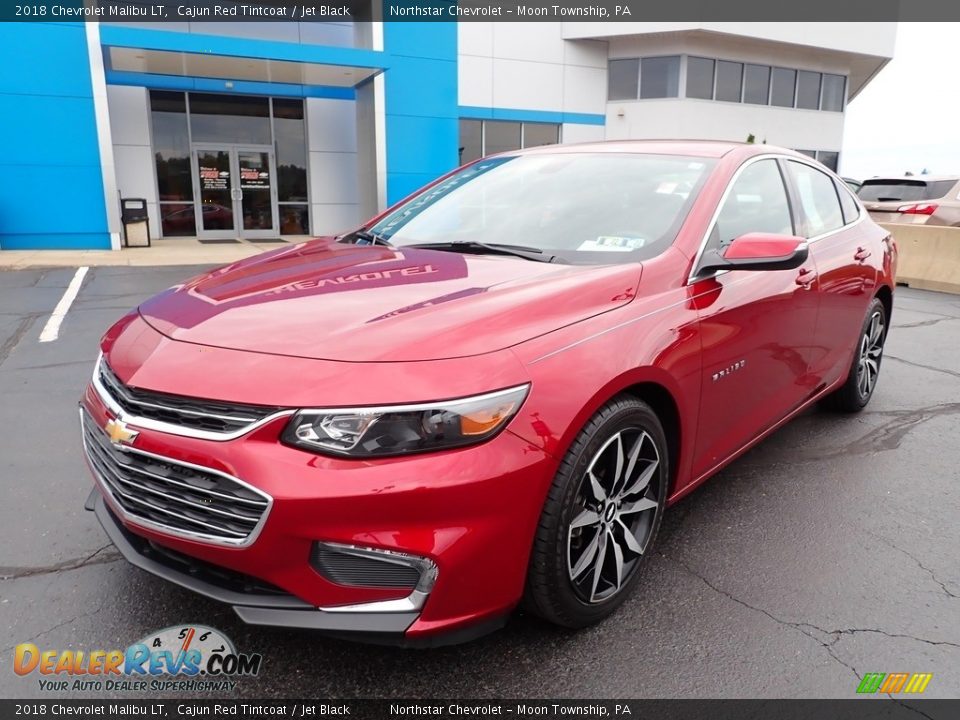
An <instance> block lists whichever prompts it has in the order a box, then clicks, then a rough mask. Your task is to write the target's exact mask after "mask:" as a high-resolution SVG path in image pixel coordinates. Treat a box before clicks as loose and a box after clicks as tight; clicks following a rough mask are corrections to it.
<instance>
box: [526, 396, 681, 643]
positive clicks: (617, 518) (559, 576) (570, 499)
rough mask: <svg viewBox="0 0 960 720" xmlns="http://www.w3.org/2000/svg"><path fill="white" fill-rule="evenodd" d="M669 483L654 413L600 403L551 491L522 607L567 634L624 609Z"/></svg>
mask: <svg viewBox="0 0 960 720" xmlns="http://www.w3.org/2000/svg"><path fill="white" fill-rule="evenodd" d="M669 477H670V467H669V455H668V452H667V443H666V438H665V436H664V432H663V426H662V425H661V423H660V420H659V419H658V418H657V415H656V413H654V412H653V410H652V409H651V408H650V406H649V405H647V404H646V403H644V402H642V401H641V400H639V399H637V398H635V397H632V396H628V395H623V396H619V397H617V398H614V399H613V400H611V401H610V402H608V403H607V404H606V405H604V406H603V407H602V408H601V409H600V410H599V411H598V412H597V414H596V415H594V416H593V417H592V418H591V419H590V421H589V422H588V423H587V424H586V426H584V428H583V429H582V430H581V431H580V433H579V435H577V438H576V440H574V442H573V444H572V446H571V447H570V449H569V450H568V451H567V454H566V456H565V457H564V459H563V462H562V463H561V464H560V468H559V470H558V471H557V474H556V476H555V478H554V480H553V485H552V486H551V487H550V491H549V493H548V495H547V501H546V503H545V505H544V508H543V511H542V513H541V516H540V524H539V526H538V528H537V533H536V536H535V539H534V544H533V552H532V554H531V558H530V566H529V568H528V571H527V586H526V591H525V595H524V604H525V606H526V607H527V608H528V609H529V610H531V611H532V612H533V613H534V614H536V615H538V616H540V617H541V618H543V619H545V620H547V621H549V622H552V623H554V624H557V625H562V626H564V627H571V628H579V627H585V626H587V625H592V624H594V623H597V622H599V621H601V620H603V619H604V618H606V617H607V616H609V615H610V614H611V613H613V612H614V611H615V610H616V609H617V608H618V607H620V605H621V604H622V603H623V602H624V600H626V599H627V597H628V596H629V595H630V592H631V590H632V589H633V587H634V586H635V585H636V583H637V580H638V579H639V577H640V571H641V569H642V567H643V566H644V565H645V561H646V558H647V557H648V556H649V554H650V549H651V547H652V546H653V543H654V540H655V539H656V536H657V531H658V530H659V529H660V521H661V519H662V517H663V509H664V506H665V503H666V498H667V479H668V478H669Z"/></svg>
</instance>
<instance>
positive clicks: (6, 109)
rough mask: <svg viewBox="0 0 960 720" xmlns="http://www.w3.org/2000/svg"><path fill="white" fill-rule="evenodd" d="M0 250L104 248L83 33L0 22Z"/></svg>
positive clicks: (69, 27)
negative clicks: (1, 146) (0, 69)
mask: <svg viewBox="0 0 960 720" xmlns="http://www.w3.org/2000/svg"><path fill="white" fill-rule="evenodd" d="M0 67H3V68H4V72H3V73H2V74H0V137H2V138H3V144H4V151H3V153H0V248H2V249H5V250H15V249H33V248H109V247H110V235H109V233H108V229H107V216H106V208H105V207H104V198H103V178H102V174H101V168H100V152H99V147H98V143H97V127H96V121H95V116H94V106H93V92H92V86H91V83H90V65H89V58H88V54H87V38H86V31H85V29H84V26H83V24H82V23H75V24H70V23H56V24H54V23H16V24H14V23H0Z"/></svg>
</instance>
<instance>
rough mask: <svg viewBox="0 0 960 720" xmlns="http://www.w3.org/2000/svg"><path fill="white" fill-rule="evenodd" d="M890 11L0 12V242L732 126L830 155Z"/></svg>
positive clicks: (105, 230) (36, 245) (194, 231)
mask: <svg viewBox="0 0 960 720" xmlns="http://www.w3.org/2000/svg"><path fill="white" fill-rule="evenodd" d="M895 35H896V24H895V23H869V24H863V23H717V22H702V23H679V22H657V23H617V22H592V23H591V22H562V23H561V22H535V23H506V22H504V23H487V22H463V23H448V22H388V23H382V22H374V21H370V20H363V21H355V22H328V23H295V22H189V21H182V22H180V21H177V22H166V23H162V24H160V23H149V22H143V23H136V22H130V23H112V22H111V23H106V22H103V23H98V22H87V23H83V22H59V23H58V22H50V23H18V24H0V40H2V42H0V57H2V59H3V67H4V68H5V71H4V73H3V75H2V76H0V109H2V112H0V133H2V137H3V138H4V139H5V147H4V152H3V153H2V154H0V250H12V249H21V250H22V249H43V248H85V249H86V248H90V249H107V248H114V249H116V248H119V247H120V246H121V243H122V225H121V202H120V200H121V198H132V199H143V200H145V201H146V208H147V212H148V216H149V228H150V233H151V235H152V238H153V240H154V245H155V246H158V245H161V244H162V243H163V242H164V239H169V238H183V237H196V238H198V239H199V240H200V241H203V242H206V241H215V242H216V241H219V242H224V241H235V240H252V241H255V240H258V239H260V240H271V239H279V238H284V239H291V240H292V239H295V238H297V237H298V236H304V235H322V234H330V233H336V232H339V231H342V230H346V229H349V228H351V227H352V226H356V225H357V224H358V223H359V222H361V221H362V220H364V219H366V218H368V217H370V216H372V215H373V214H375V213H376V212H377V211H378V210H379V209H382V208H384V207H385V206H386V205H388V204H389V203H392V202H395V201H396V200H399V199H400V198H403V197H404V196H406V195H407V194H408V193H410V192H412V191H413V190H415V189H416V188H418V187H420V186H421V185H423V184H425V183H427V182H429V181H431V180H433V179H434V178H436V177H437V176H439V175H441V174H442V173H445V172H447V171H449V170H451V169H452V168H454V167H456V166H457V165H459V164H461V163H464V162H468V161H470V160H473V159H476V158H478V157H481V156H483V155H486V154H490V153H495V152H500V151H504V150H512V149H516V148H520V147H531V146H535V145H543V144H551V143H558V142H559V143H579V142H588V141H596V140H604V139H611V140H613V139H616V140H619V139H626V138H703V139H722V140H734V141H743V140H746V139H747V138H748V137H749V136H752V137H753V138H754V139H755V141H756V142H768V143H771V144H776V145H781V146H785V147H789V148H794V149H796V150H800V151H802V152H805V153H808V154H810V155H812V156H815V157H817V158H818V159H819V160H820V161H821V162H823V163H824V164H826V165H828V166H830V167H833V168H837V167H838V165H839V164H841V163H842V148H841V142H842V138H843V123H844V112H845V109H846V106H847V103H848V102H850V100H852V99H853V98H855V97H856V95H857V93H859V92H860V91H862V90H863V88H864V87H865V86H866V85H867V84H868V83H869V82H870V80H871V78H873V77H874V75H875V74H876V73H877V72H878V71H879V70H880V69H881V68H883V66H884V65H885V64H886V63H887V62H888V61H889V60H890V58H891V57H892V55H893V48H894V39H895Z"/></svg>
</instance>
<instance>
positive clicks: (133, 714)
mask: <svg viewBox="0 0 960 720" xmlns="http://www.w3.org/2000/svg"><path fill="white" fill-rule="evenodd" d="M0 717H2V718H4V720H7V719H8V718H26V717H42V718H47V717H72V718H77V717H81V718H90V717H92V718H104V719H105V720H130V719H131V718H137V719H141V720H145V719H149V720H159V719H160V718H172V719H173V720H180V718H195V717H201V718H203V717H206V718H232V719H234V720H248V719H250V718H258V719H259V718H293V719H301V718H303V719H306V720H310V719H311V718H360V719H361V720H387V719H392V718H421V717H441V718H490V717H500V718H502V717H509V718H541V719H544V720H566V719H567V718H631V719H633V720H639V719H643V720H700V719H709V720H875V719H877V720H879V719H880V718H884V719H885V720H916V719H917V718H924V717H925V718H929V719H930V720H947V718H950V719H951V720H953V719H954V718H957V717H960V699H958V700H918V699H913V698H911V699H901V698H893V697H887V696H884V697H878V698H869V699H868V698H861V699H851V700H617V701H609V700H288V701H284V702H277V701H271V700H182V699H181V700H144V699H133V700H129V699H128V700H0Z"/></svg>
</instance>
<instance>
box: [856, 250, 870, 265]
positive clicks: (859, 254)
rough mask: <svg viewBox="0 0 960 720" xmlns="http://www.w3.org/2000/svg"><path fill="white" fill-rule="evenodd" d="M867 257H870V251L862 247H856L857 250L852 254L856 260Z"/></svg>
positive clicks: (862, 259) (860, 260) (861, 260)
mask: <svg viewBox="0 0 960 720" xmlns="http://www.w3.org/2000/svg"><path fill="white" fill-rule="evenodd" d="M868 257H870V251H869V250H867V249H866V248H862V247H858V248H857V251H856V252H855V253H854V254H853V259H854V260H856V261H857V262H863V261H864V260H866V259H867V258H868Z"/></svg>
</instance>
